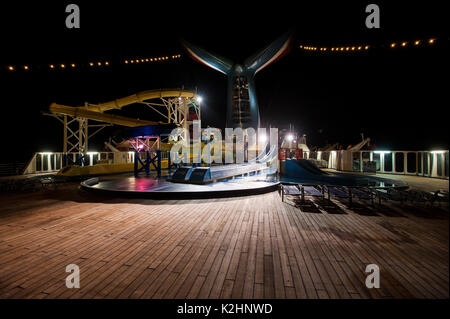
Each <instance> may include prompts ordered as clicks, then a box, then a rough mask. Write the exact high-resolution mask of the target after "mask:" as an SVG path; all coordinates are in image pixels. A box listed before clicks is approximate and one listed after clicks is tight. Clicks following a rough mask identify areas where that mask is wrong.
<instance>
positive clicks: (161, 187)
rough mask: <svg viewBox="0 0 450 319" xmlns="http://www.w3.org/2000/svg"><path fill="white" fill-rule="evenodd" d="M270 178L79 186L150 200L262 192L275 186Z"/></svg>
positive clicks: (133, 181)
mask: <svg viewBox="0 0 450 319" xmlns="http://www.w3.org/2000/svg"><path fill="white" fill-rule="evenodd" d="M278 184H279V182H278V181H276V180H273V179H264V178H261V177H259V176H258V177H255V176H250V177H248V178H246V177H243V178H236V179H232V180H227V181H221V182H216V183H210V184H205V185H195V184H185V183H172V182H169V181H167V180H166V179H165V178H159V179H158V178H154V177H138V178H136V177H134V176H133V177H122V178H117V177H116V178H104V179H99V178H91V179H88V180H86V181H83V182H82V183H81V184H80V185H81V188H82V189H85V190H88V191H94V192H99V193H103V194H111V195H119V196H121V195H123V196H133V197H144V198H154V199H189V198H217V197H235V196H247V195H255V194H263V193H267V192H271V191H274V190H277V189H278Z"/></svg>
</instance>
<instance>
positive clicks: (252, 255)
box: [0, 175, 449, 299]
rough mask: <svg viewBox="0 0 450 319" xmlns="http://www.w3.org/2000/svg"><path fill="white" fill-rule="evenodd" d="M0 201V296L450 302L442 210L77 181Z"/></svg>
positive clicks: (423, 184)
mask: <svg viewBox="0 0 450 319" xmlns="http://www.w3.org/2000/svg"><path fill="white" fill-rule="evenodd" d="M377 176H378V175H377ZM387 177H388V178H394V177H395V178H397V176H395V175H388V176H387ZM398 178H404V179H405V180H406V182H408V183H410V184H411V186H412V187H418V188H423V189H425V190H435V189H445V188H446V189H447V190H448V183H449V182H448V180H437V179H430V178H421V177H411V176H404V177H402V176H400V177H398ZM0 200H1V204H2V205H1V208H0V298H158V299H159V298H180V299H184V298H188V299H190V298H289V299H295V298H312V299H318V298H319V299H328V298H345V299H360V298H376V299H377V298H433V299H434V298H449V249H448V247H449V219H448V213H449V210H448V203H441V206H437V205H435V206H434V207H430V206H429V205H428V206H424V205H423V204H421V205H417V206H412V205H411V204H410V203H406V204H400V203H393V202H383V203H382V205H381V206H379V205H375V206H374V207H371V206H370V204H369V203H364V202H359V201H357V200H355V203H354V205H353V206H352V208H348V207H347V206H346V205H345V202H340V201H338V200H334V199H333V200H332V202H333V205H331V206H327V207H325V206H323V205H321V203H320V200H313V199H311V200H310V201H308V204H307V205H306V204H302V203H299V202H298V201H296V200H295V198H293V197H287V198H286V199H285V202H282V201H281V197H280V195H279V194H278V192H276V191H275V192H270V193H267V194H261V195H252V196H246V197H234V198H218V199H192V200H151V199H136V198H135V199H131V198H119V197H111V196H109V197H108V196H103V195H98V194H93V193H88V192H85V191H81V190H79V189H78V183H64V184H60V185H58V186H57V187H56V189H55V190H53V189H47V190H40V191H37V192H29V193H23V194H21V193H12V192H11V193H1V194H0ZM69 264H76V265H78V266H79V268H80V288H78V289H75V288H74V289H68V288H67V287H66V285H65V281H66V277H67V276H68V275H69V273H67V272H66V266H67V265H69ZM369 264H376V265H378V266H379V269H380V288H379V289H375V288H374V289H368V288H367V287H366V285H365V281H366V276H367V275H368V273H366V272H365V269H366V266H367V265H369Z"/></svg>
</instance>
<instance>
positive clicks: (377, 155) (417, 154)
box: [304, 150, 449, 179]
mask: <svg viewBox="0 0 450 319" xmlns="http://www.w3.org/2000/svg"><path fill="white" fill-rule="evenodd" d="M448 157H449V151H448V150H442V151H376V150H375V151H347V150H336V151H329V152H328V151H327V152H322V151H316V152H304V158H307V159H316V160H325V161H326V162H327V163H328V168H331V169H336V170H338V171H351V172H365V171H366V168H367V167H368V166H369V165H368V164H369V162H371V163H373V164H374V166H375V172H378V173H383V174H400V175H414V176H425V177H436V178H444V179H448V170H449V158H448Z"/></svg>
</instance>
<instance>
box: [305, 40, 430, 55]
mask: <svg viewBox="0 0 450 319" xmlns="http://www.w3.org/2000/svg"><path fill="white" fill-rule="evenodd" d="M436 41H437V39H436V38H430V39H426V40H414V41H397V42H391V43H390V44H389V45H385V44H384V45H381V46H380V47H388V48H391V49H394V48H407V47H421V46H422V47H423V46H425V45H433V44H435V43H436ZM376 47H378V46H376V45H368V44H359V45H345V46H314V45H304V44H301V45H300V46H299V48H300V49H302V50H305V51H320V52H330V53H331V52H346V51H367V50H369V49H373V48H376Z"/></svg>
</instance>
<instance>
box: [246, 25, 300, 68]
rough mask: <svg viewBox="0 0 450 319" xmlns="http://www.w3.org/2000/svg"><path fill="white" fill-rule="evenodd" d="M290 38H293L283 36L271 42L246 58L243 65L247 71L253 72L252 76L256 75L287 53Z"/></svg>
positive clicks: (286, 35)
mask: <svg viewBox="0 0 450 319" xmlns="http://www.w3.org/2000/svg"><path fill="white" fill-rule="evenodd" d="M292 38H293V37H292V35H291V34H290V33H286V34H284V35H283V36H281V37H279V38H278V39H276V40H275V41H274V42H272V43H271V44H270V45H269V46H267V47H266V48H264V49H263V50H261V51H260V52H258V53H256V54H255V55H253V56H252V57H250V58H248V59H247V60H246V61H245V63H244V65H245V66H246V67H247V69H248V70H249V71H251V72H253V74H256V73H258V72H259V71H261V70H262V69H264V68H265V67H266V66H268V65H269V64H271V63H273V62H275V61H276V60H278V59H280V58H281V57H282V56H284V55H285V54H286V53H287V52H288V51H289V49H290V48H291V44H292Z"/></svg>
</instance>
